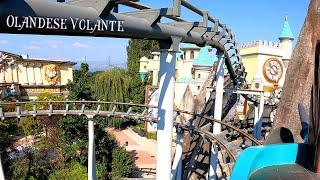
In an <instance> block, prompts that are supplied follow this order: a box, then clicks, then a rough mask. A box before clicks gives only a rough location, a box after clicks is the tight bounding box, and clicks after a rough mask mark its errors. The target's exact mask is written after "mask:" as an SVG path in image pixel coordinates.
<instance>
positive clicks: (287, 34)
mask: <svg viewBox="0 0 320 180" xmlns="http://www.w3.org/2000/svg"><path fill="white" fill-rule="evenodd" d="M279 39H280V40H283V39H291V40H293V39H294V37H293V33H292V31H291V28H290V25H289V22H288V17H287V16H286V17H285V21H284V25H283V29H282V31H281V34H280V37H279Z"/></svg>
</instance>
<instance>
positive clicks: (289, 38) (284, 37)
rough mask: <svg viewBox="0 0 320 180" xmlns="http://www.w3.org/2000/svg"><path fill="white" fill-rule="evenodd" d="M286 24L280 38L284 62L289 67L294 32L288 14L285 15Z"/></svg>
mask: <svg viewBox="0 0 320 180" xmlns="http://www.w3.org/2000/svg"><path fill="white" fill-rule="evenodd" d="M284 20H285V21H284V25H283V29H282V31H281V34H280V37H279V40H280V44H279V48H280V51H281V54H282V60H283V63H284V65H285V67H286V68H287V67H288V64H289V63H290V60H291V55H292V46H293V40H294V38H293V34H292V31H291V28H290V25H289V22H288V16H287V15H286V16H285V19H284Z"/></svg>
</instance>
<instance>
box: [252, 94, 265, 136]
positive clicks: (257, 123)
mask: <svg viewBox="0 0 320 180" xmlns="http://www.w3.org/2000/svg"><path fill="white" fill-rule="evenodd" d="M263 110H264V93H263V92H261V93H260V104H259V117H258V118H257V119H256V117H255V121H254V127H253V137H254V138H256V139H258V140H260V139H261V128H262V121H263ZM256 120H258V121H256Z"/></svg>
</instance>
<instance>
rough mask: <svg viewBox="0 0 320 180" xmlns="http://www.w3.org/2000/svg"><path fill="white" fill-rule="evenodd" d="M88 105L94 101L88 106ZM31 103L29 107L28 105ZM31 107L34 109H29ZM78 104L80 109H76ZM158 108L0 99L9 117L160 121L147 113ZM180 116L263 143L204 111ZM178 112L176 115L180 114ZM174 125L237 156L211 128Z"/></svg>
mask: <svg viewBox="0 0 320 180" xmlns="http://www.w3.org/2000/svg"><path fill="white" fill-rule="evenodd" d="M88 105H95V106H94V107H93V106H90V107H89V106H88ZM106 106H109V107H111V109H112V110H101V109H103V108H104V107H106ZM119 106H126V107H127V108H126V109H127V111H118V110H117V109H118V108H117V107H119ZM26 107H28V108H26ZM30 107H32V110H28V109H30ZM76 107H78V108H79V109H76ZM134 108H139V109H141V108H143V109H144V110H143V112H142V113H139V112H137V111H136V112H134V111H133V109H134ZM153 108H157V107H156V106H149V105H141V104H133V103H121V102H104V101H33V102H30V101H27V102H15V103H0V118H1V119H2V120H4V119H10V118H21V117H28V116H33V117H37V116H57V115H58V116H68V115H79V116H82V115H85V116H91V117H92V116H100V117H108V118H110V117H120V118H125V119H127V120H135V121H153V122H157V117H155V116H152V115H150V114H149V113H148V110H149V109H153ZM175 111H176V113H177V116H179V115H180V114H189V115H193V116H194V117H201V118H204V119H208V120H210V121H213V122H217V123H220V124H222V125H225V126H227V127H228V128H230V129H232V130H235V131H237V132H238V133H240V134H241V135H243V136H244V137H246V138H247V139H249V140H250V141H252V142H253V143H254V144H257V145H260V144H261V143H260V142H259V141H257V140H256V139H254V138H253V137H251V136H250V135H249V134H247V133H245V132H243V131H242V130H241V129H239V128H237V127H235V126H233V125H231V124H228V123H225V122H222V121H218V120H215V119H213V118H211V117H207V116H203V115H201V114H196V113H192V112H188V111H183V110H175ZM177 116H176V117H177ZM175 126H176V127H177V128H181V129H183V130H184V131H188V132H190V133H197V134H199V135H202V136H203V138H205V139H207V140H209V141H211V142H215V143H217V144H218V145H219V146H220V147H221V148H222V149H225V150H226V153H227V154H228V156H229V157H230V158H231V160H232V161H233V162H235V160H236V156H235V155H234V154H233V153H232V152H231V150H229V149H228V147H226V146H225V144H224V142H222V141H221V140H220V139H219V138H217V137H216V136H215V135H213V134H212V133H211V132H209V131H207V130H204V129H201V128H198V127H194V126H191V125H183V124H181V123H177V122H175Z"/></svg>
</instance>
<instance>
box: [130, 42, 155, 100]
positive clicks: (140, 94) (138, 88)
mask: <svg viewBox="0 0 320 180" xmlns="http://www.w3.org/2000/svg"><path fill="white" fill-rule="evenodd" d="M159 50H160V46H159V42H158V41H154V40H144V39H131V40H130V41H129V44H128V46H127V56H128V64H127V66H128V73H129V75H130V77H131V81H130V84H129V89H128V94H129V99H130V100H131V101H133V102H134V103H140V104H144V101H145V86H146V83H147V81H142V80H141V78H140V76H139V61H140V59H141V58H142V57H143V56H146V57H148V58H152V54H151V53H152V52H154V51H159Z"/></svg>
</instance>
